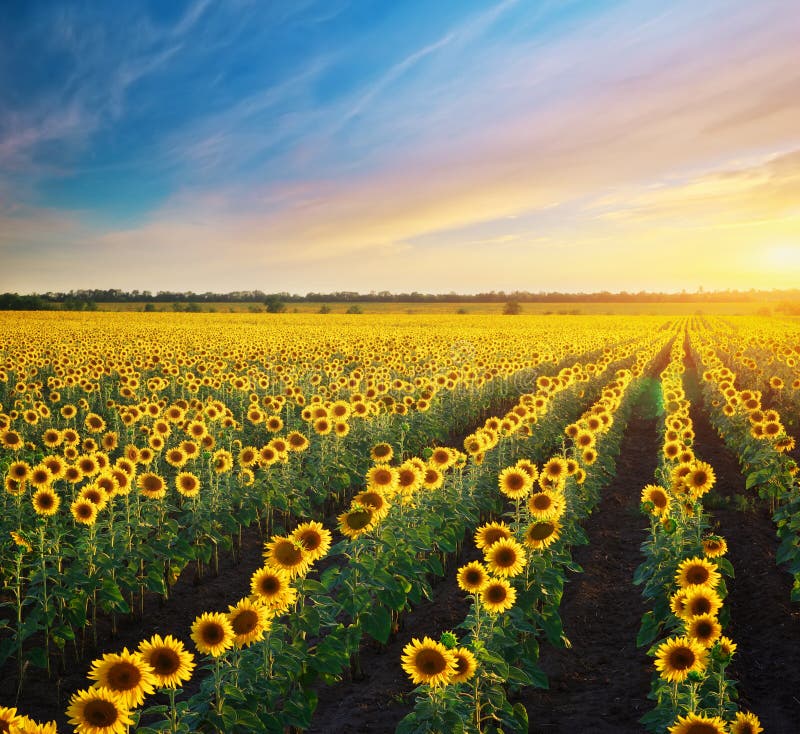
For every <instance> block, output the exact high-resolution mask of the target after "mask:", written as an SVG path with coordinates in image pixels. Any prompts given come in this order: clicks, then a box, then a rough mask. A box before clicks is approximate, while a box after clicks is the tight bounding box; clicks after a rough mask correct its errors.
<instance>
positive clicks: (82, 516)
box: [69, 498, 97, 525]
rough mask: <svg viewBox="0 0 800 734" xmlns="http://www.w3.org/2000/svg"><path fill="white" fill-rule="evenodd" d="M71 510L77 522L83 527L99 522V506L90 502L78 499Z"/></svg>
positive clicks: (71, 506)
mask: <svg viewBox="0 0 800 734" xmlns="http://www.w3.org/2000/svg"><path fill="white" fill-rule="evenodd" d="M69 509H70V512H71V513H72V517H74V518H75V522H78V523H81V525H94V523H95V521H96V520H97V505H96V504H94V503H93V502H90V501H89V500H86V499H81V498H78V499H76V500H75V501H74V502H73V503H72V505H70V508H69Z"/></svg>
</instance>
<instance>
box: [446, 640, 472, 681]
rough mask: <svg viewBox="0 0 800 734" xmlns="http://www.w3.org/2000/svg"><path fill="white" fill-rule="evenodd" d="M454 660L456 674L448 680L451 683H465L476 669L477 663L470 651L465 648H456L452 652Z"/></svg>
mask: <svg viewBox="0 0 800 734" xmlns="http://www.w3.org/2000/svg"><path fill="white" fill-rule="evenodd" d="M452 653H453V655H454V656H455V658H456V672H455V673H454V674H453V676H452V677H451V678H450V682H451V683H465V682H466V681H468V680H469V679H470V678H472V676H474V675H475V671H476V670H477V669H478V661H477V660H476V659H475V656H474V655H473V654H472V652H471V651H470V650H468V649H467V648H466V647H457V648H455V649H454V650H452Z"/></svg>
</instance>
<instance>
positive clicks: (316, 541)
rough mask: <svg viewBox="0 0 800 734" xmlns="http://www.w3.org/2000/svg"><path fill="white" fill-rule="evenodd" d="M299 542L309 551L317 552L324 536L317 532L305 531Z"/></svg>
mask: <svg viewBox="0 0 800 734" xmlns="http://www.w3.org/2000/svg"><path fill="white" fill-rule="evenodd" d="M298 540H299V541H300V543H301V545H302V546H303V548H305V549H306V550H307V551H315V550H317V548H319V547H320V546H321V545H322V536H321V535H320V534H319V533H318V532H316V531H315V530H305V531H303V532H302V533H301V534H300V536H299V537H298Z"/></svg>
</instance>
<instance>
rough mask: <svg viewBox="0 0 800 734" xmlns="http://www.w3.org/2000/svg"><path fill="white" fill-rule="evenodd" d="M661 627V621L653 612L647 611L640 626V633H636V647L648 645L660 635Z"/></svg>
mask: <svg viewBox="0 0 800 734" xmlns="http://www.w3.org/2000/svg"><path fill="white" fill-rule="evenodd" d="M660 629H661V622H659V620H657V619H656V617H655V615H654V614H653V612H646V613H645V614H644V616H642V624H641V625H640V627H639V634H638V635H636V647H646V646H647V645H649V644H650V643H651V642H652V641H653V640H655V639H656V637H657V636H658V632H659V630H660Z"/></svg>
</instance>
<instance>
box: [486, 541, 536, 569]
mask: <svg viewBox="0 0 800 734" xmlns="http://www.w3.org/2000/svg"><path fill="white" fill-rule="evenodd" d="M484 560H485V562H486V565H487V566H488V568H489V570H490V571H491V572H492V573H493V574H495V575H497V576H506V577H509V578H510V577H513V576H517V575H519V574H520V573H522V571H523V570H524V568H525V562H526V560H527V557H526V553H525V548H523V547H522V546H521V545H520V544H519V543H517V541H516V540H514V539H513V538H503V539H501V540H498V541H497V542H496V543H492V545H490V546H489V547H488V548H485V549H484Z"/></svg>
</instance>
